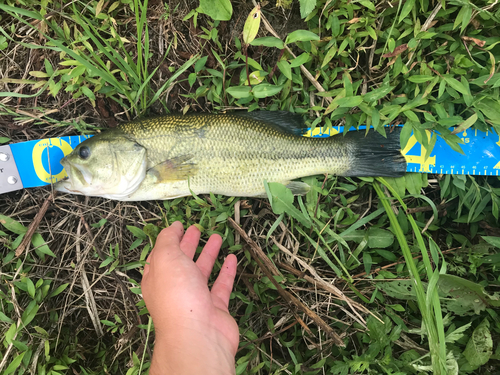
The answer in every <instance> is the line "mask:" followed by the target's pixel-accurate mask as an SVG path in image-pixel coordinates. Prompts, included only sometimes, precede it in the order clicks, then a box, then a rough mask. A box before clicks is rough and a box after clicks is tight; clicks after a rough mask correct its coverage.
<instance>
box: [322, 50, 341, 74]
mask: <svg viewBox="0 0 500 375" xmlns="http://www.w3.org/2000/svg"><path fill="white" fill-rule="evenodd" d="M337 50H338V48H337V45H336V44H334V45H333V46H332V47H331V48H330V49H329V50H328V52H327V53H326V55H325V58H324V59H323V63H322V64H321V67H322V68H323V67H324V66H325V65H326V64H328V63H329V62H330V60H331V59H333V57H334V56H335V54H336V53H337Z"/></svg>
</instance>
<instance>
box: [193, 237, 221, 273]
mask: <svg viewBox="0 0 500 375" xmlns="http://www.w3.org/2000/svg"><path fill="white" fill-rule="evenodd" d="M221 245H222V238H221V236H219V235H218V234H212V235H211V236H210V238H209V239H208V241H207V244H206V245H205V247H204V248H203V251H202V252H201V254H200V257H199V258H198V260H197V261H196V265H197V266H198V268H199V269H200V271H201V273H202V274H203V276H205V278H206V279H207V281H208V277H209V276H210V273H211V272H212V268H213V266H214V263H215V259H217V254H219V250H220V247H221Z"/></svg>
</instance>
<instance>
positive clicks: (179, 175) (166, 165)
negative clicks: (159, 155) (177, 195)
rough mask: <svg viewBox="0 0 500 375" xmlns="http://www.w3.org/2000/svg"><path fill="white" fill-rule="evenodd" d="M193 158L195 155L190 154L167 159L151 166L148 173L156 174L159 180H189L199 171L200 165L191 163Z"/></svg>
mask: <svg viewBox="0 0 500 375" xmlns="http://www.w3.org/2000/svg"><path fill="white" fill-rule="evenodd" d="M192 158H193V155H191V154H189V155H182V156H177V157H175V158H172V159H168V160H165V161H164V162H162V163H160V164H157V165H155V166H154V167H152V168H150V169H149V170H148V173H149V174H152V175H154V176H155V177H156V178H157V180H158V182H167V181H182V180H187V179H188V178H189V177H193V176H194V175H195V174H196V173H197V172H198V166H197V165H196V164H195V163H189V160H191V159H192Z"/></svg>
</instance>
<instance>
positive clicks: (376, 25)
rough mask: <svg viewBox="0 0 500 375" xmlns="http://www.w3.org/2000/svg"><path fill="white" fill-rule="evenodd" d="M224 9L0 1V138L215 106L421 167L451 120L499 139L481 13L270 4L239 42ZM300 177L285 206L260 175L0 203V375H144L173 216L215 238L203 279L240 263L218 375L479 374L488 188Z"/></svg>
mask: <svg viewBox="0 0 500 375" xmlns="http://www.w3.org/2000/svg"><path fill="white" fill-rule="evenodd" d="M219 3H221V4H223V3H226V1H222V0H221V1H220V2H219ZM232 3H233V4H232V9H233V13H232V15H231V20H230V21H222V20H216V19H212V18H211V17H215V18H217V17H218V16H217V14H223V16H224V15H225V14H227V9H228V8H227V7H226V8H224V11H223V12H217V11H216V12H215V13H210V14H209V15H207V14H204V13H203V9H208V8H203V7H202V8H198V5H199V3H198V2H197V1H191V0H184V1H180V2H166V3H162V2H159V1H155V0H149V1H146V0H143V1H141V0H132V1H123V0H120V1H116V2H104V1H91V2H81V1H72V2H65V1H63V2H53V1H51V0H43V1H41V2H36V1H32V0H23V1H21V2H13V1H6V2H3V3H2V4H0V9H1V11H2V12H1V14H0V17H1V18H0V85H1V86H0V115H1V116H0V142H2V143H6V142H11V141H12V142H20V141H26V140H31V139H39V138H43V137H56V136H62V135H69V134H81V133H86V132H93V131H96V130H99V129H103V128H107V127H113V126H116V125H117V124H118V123H121V122H124V121H127V120H130V119H133V118H136V117H138V116H146V115H156V114H165V113H169V112H187V111H210V112H214V111H223V110H231V109H234V108H246V109H248V110H255V109H259V108H260V109H267V110H277V109H281V110H289V111H293V112H296V113H300V114H303V115H304V118H305V119H307V121H308V122H309V124H310V125H311V127H313V128H314V127H318V126H321V127H325V128H328V127H331V126H333V125H338V124H340V125H347V126H358V125H365V124H368V125H372V126H373V127H375V128H376V130H377V131H379V132H382V133H384V132H385V128H384V127H383V125H387V124H394V123H403V124H404V127H403V131H402V134H403V135H402V141H401V143H402V147H404V146H405V145H406V143H407V142H408V140H409V137H410V135H411V133H412V132H413V134H414V135H415V137H416V139H417V140H418V141H419V142H420V143H421V144H423V145H424V146H425V148H426V150H427V151H426V156H429V155H430V154H431V152H432V147H433V145H434V143H435V140H436V137H437V136H440V137H442V138H443V139H444V140H445V141H446V142H447V143H448V144H449V145H450V147H451V148H452V149H453V150H454V151H453V152H460V143H461V139H460V138H459V137H458V136H457V135H455V134H452V132H451V131H450V130H448V129H449V128H450V127H452V126H458V127H460V129H461V131H463V130H466V129H468V128H471V129H479V130H486V129H493V130H495V131H497V132H498V126H499V125H500V102H499V99H498V86H499V84H498V83H497V82H500V74H499V73H498V63H497V62H498V61H499V59H500V44H499V42H500V35H499V32H498V30H500V29H499V27H498V26H499V9H500V8H499V5H498V4H497V3H496V2H486V1H474V2H469V1H436V2H428V1H423V0H418V1H417V0H408V1H403V0H401V1H396V2H383V1H380V2H369V1H354V2H353V1H347V0H339V1H337V2H332V1H325V0H316V1H315V0H300V1H298V0H294V1H281V2H279V5H280V6H282V7H275V4H274V3H273V4H267V5H262V9H261V11H262V15H263V19H262V21H261V24H260V28H259V32H258V34H257V38H256V39H254V40H253V41H250V40H248V39H246V40H243V38H242V32H243V29H244V22H245V20H246V19H247V16H248V14H250V12H251V10H252V8H253V7H254V4H246V3H241V4H240V3H239V2H237V1H233V2H232ZM287 6H290V8H287ZM215 10H217V9H215ZM210 11H211V12H213V11H214V9H212V8H210ZM224 17H225V16H224ZM248 43H249V45H247V44H248ZM248 79H250V83H251V87H250V86H249V85H246V84H245V82H247V81H248ZM435 131H437V132H439V135H437V134H438V133H436V132H435ZM428 132H432V136H428ZM424 156H425V155H424ZM304 181H305V182H307V183H308V184H309V185H311V186H312V187H313V189H312V190H311V191H310V192H309V193H308V194H307V195H306V196H304V197H293V195H291V193H290V192H289V191H288V190H287V189H285V188H284V187H283V186H281V185H278V184H272V183H269V184H267V183H266V188H267V192H268V199H240V198H234V197H223V196H214V195H209V196H200V197H188V198H182V199H175V200H172V201H164V202H143V203H137V204H136V203H124V202H112V201H107V200H104V199H96V198H82V197H76V196H75V197H70V196H68V197H66V196H65V197H57V198H56V200H55V201H53V202H52V201H51V200H50V191H49V189H28V190H24V191H20V192H14V193H10V194H4V195H1V196H0V207H1V209H0V214H1V216H0V224H1V226H0V241H1V243H2V246H3V248H4V249H5V250H4V252H3V255H2V272H1V274H0V278H1V283H0V331H1V336H2V337H3V341H2V343H3V346H2V348H1V349H0V351H1V353H2V355H1V356H0V357H1V358H2V359H1V360H0V373H2V374H12V373H18V374H21V373H36V374H62V373H71V372H76V373H81V374H105V373H113V374H115V373H124V374H127V375H132V374H137V373H142V372H145V371H147V369H148V368H149V365H150V359H151V348H152V346H153V343H154V330H153V329H152V326H151V320H150V319H149V317H148V315H147V310H146V309H145V306H144V303H143V302H142V299H141V297H140V285H139V281H140V277H141V276H140V275H141V274H140V272H141V270H142V267H143V265H144V261H145V259H146V257H147V254H148V252H149V251H150V249H151V247H152V246H153V245H154V241H155V238H156V236H157V234H158V232H159V230H160V229H161V228H163V227H165V226H167V225H169V224H170V223H172V222H173V221H175V220H180V221H182V222H183V223H184V224H185V225H191V224H196V225H198V226H199V228H200V229H201V230H202V231H203V236H202V239H203V240H206V239H207V238H208V236H209V235H210V234H211V233H219V234H221V236H222V237H223V239H224V243H223V250H222V254H221V258H220V259H219V261H218V263H217V264H216V269H218V268H219V267H220V264H221V262H220V261H221V260H222V258H223V257H224V256H225V255H227V254H228V253H234V254H236V255H237V257H238V259H239V266H238V278H237V283H236V286H235V290H234V293H233V295H232V300H231V305H230V309H231V312H232V314H233V315H234V316H235V318H236V320H237V322H238V324H239V327H240V333H241V344H240V348H239V351H238V354H237V367H236V372H237V374H267V373H269V374H362V373H369V374H423V373H436V374H469V373H471V374H472V373H474V374H483V373H494V371H496V369H497V368H498V361H499V359H500V349H498V348H499V346H498V342H499V333H500V320H499V317H498V313H497V311H496V308H497V307H498V305H499V302H498V286H499V278H498V269H499V266H500V257H499V255H498V249H499V248H500V240H499V238H500V231H499V229H498V219H499V203H500V184H499V181H498V178H496V177H488V178H486V177H478V176H474V177H473V176H449V175H448V176H441V175H429V176H427V175H424V174H407V175H406V176H405V177H403V178H400V179H389V178H386V179H371V178H362V179H351V178H339V177H335V176H327V177H325V176H315V177H308V178H305V179H304ZM47 200H48V201H47ZM46 201H47V203H45V202H46ZM44 205H45V206H48V210H47V211H46V212H45V214H44V215H43V216H42V217H38V219H37V216H36V214H37V212H38V211H39V209H40V207H42V206H44ZM230 219H231V220H232V219H234V220H235V221H236V222H239V223H240V224H241V226H242V228H243V229H244V231H245V233H246V234H247V235H248V236H249V239H250V240H251V241H253V243H254V244H256V245H257V247H258V248H259V247H260V249H262V250H263V252H264V253H265V254H266V256H267V257H268V261H267V262H262V259H263V258H262V256H261V257H260V258H259V256H258V255H257V259H258V260H259V261H258V262H257V261H256V259H255V254H254V253H253V252H252V250H251V249H249V248H248V244H247V241H246V240H245V239H244V238H243V237H242V236H241V235H240V234H239V233H238V232H236V231H235V230H234V228H233V227H232V226H231V224H230ZM33 223H35V224H33ZM30 225H35V227H36V228H35V229H36V232H35V234H34V235H33V236H32V238H31V239H30V241H29V242H28V245H29V246H28V247H27V248H25V247H24V245H25V243H23V239H24V238H25V237H26V236H28V235H27V232H28V227H29V226H30ZM23 249H24V250H23ZM16 250H17V251H18V252H19V251H20V250H23V251H22V252H21V254H20V255H19V256H16ZM252 255H253V256H252ZM264 268H265V269H264ZM269 274H271V275H274V276H273V279H274V280H272V279H271V278H269V276H268V275H269ZM279 287H281V288H282V289H283V290H278V288H279ZM294 298H295V299H294ZM290 301H294V302H293V305H295V306H299V307H298V308H296V309H292V308H290V306H291V305H290V303H291V302H290ZM297 301H298V302H297ZM311 312H312V313H311ZM321 327H323V328H321ZM325 327H326V328H327V329H326V330H325V329H324V328H325ZM339 340H340V341H341V342H342V343H343V345H340V342H339Z"/></svg>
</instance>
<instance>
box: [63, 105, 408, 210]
mask: <svg viewBox="0 0 500 375" xmlns="http://www.w3.org/2000/svg"><path fill="white" fill-rule="evenodd" d="M305 130H306V128H305V124H304V122H303V120H302V118H301V117H300V116H297V115H294V114H291V113H289V112H281V111H277V112H267V111H259V112H250V113H247V112H244V113H238V112H235V113H228V114H191V115H185V116H182V115H167V116H163V117H158V118H151V119H145V120H137V121H133V122H130V123H126V124H123V125H121V126H119V127H117V128H115V129H110V130H107V131H105V132H103V133H100V134H98V135H96V136H94V137H92V138H90V139H87V140H86V141H84V142H82V143H81V144H80V145H78V146H77V147H76V148H75V149H74V150H73V152H72V153H71V154H69V155H68V156H66V157H65V158H64V159H62V161H61V164H62V165H63V166H64V167H65V169H66V172H67V174H68V178H67V179H65V180H63V181H59V182H58V183H56V184H55V189H56V190H58V191H63V192H69V193H73V194H83V195H89V196H100V197H104V198H109V199H117V200H123V201H140V200H155V199H173V198H177V197H182V196H187V195H190V194H191V191H192V192H194V193H196V194H204V193H210V192H211V193H214V194H223V195H229V196H246V197H257V196H265V188H264V180H267V181H268V182H280V183H283V184H285V185H287V186H288V187H289V188H290V189H291V190H292V192H293V193H294V194H305V193H307V191H308V190H309V186H308V185H307V184H305V183H303V182H299V181H293V180H294V179H297V178H300V177H305V176H311V175H317V174H325V173H328V174H334V175H339V176H360V177H361V176H388V177H396V176H402V175H403V174H404V173H405V171H406V162H405V159H404V156H403V155H402V154H401V150H400V143H399V130H395V131H393V132H391V133H388V134H387V138H384V137H383V136H381V135H380V134H378V133H376V132H374V131H370V132H369V133H368V135H367V136H366V137H365V132H349V133H348V134H347V135H345V136H343V135H341V134H340V135H336V136H333V137H329V138H308V137H303V136H301V135H302V134H303V133H304V131H305Z"/></svg>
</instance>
